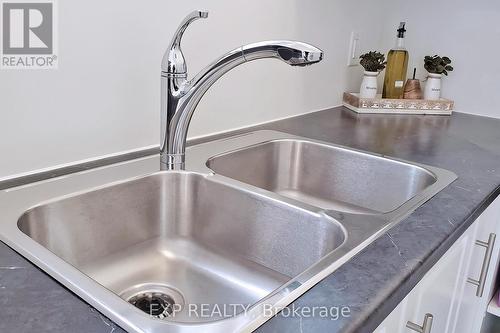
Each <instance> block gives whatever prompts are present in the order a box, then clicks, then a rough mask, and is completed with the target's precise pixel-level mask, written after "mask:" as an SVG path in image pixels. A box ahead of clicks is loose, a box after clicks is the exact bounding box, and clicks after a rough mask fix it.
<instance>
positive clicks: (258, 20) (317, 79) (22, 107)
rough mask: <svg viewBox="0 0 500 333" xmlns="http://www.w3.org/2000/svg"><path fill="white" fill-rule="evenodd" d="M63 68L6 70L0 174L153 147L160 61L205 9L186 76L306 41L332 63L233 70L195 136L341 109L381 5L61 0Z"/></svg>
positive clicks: (361, 0)
mask: <svg viewBox="0 0 500 333" xmlns="http://www.w3.org/2000/svg"><path fill="white" fill-rule="evenodd" d="M58 4H59V5H58V6H59V29H58V31H59V69H58V70H54V71H12V70H11V71H5V70H3V71H0V115H1V118H0V158H1V160H0V178H1V177H6V176H9V175H12V174H17V173H21V172H27V171H30V170H35V169H39V168H43V167H50V166H53V165H56V164H61V163H67V162H71V161H75V160H80V159H85V158H90V157H93V156H99V155H103V154H109V153H114V152H118V151H123V150H128V149H134V148H139V147H144V146H148V145H154V144H158V142H159V64H160V60H161V56H162V53H163V52H164V49H165V48H166V46H167V44H168V42H169V40H170V37H171V35H172V34H173V32H174V31H175V29H176V27H177V25H178V23H179V22H180V20H181V19H182V18H183V16H184V15H185V14H186V13H188V12H189V11H191V10H193V9H208V10H209V11H210V16H209V18H208V19H207V20H203V21H198V22H195V23H194V24H193V25H192V26H191V27H190V28H189V31H187V32H186V34H185V42H184V44H183V46H184V51H185V55H186V57H187V60H188V65H189V68H190V71H191V73H195V72H197V71H198V70H199V69H201V68H202V67H203V66H204V65H206V64H208V63H209V62H210V61H212V60H213V59H214V58H216V57H218V56H220V55H221V54H223V53H224V52H226V51H228V50H229V49H232V48H234V47H237V46H239V45H241V44H244V43H249V42H254V41H258V40H265V39H278V38H283V39H298V40H304V41H308V42H310V43H312V44H315V45H317V46H318V47H321V48H323V49H324V51H325V60H324V61H323V62H322V63H320V64H317V65H314V66H309V67H306V68H292V67H289V66H286V65H284V64H282V63H280V62H278V61H276V60H266V61H258V62H253V63H251V64H246V65H244V66H241V67H240V68H236V69H235V70H234V71H232V72H230V73H228V74H227V75H226V77H224V78H222V79H221V80H220V81H219V82H218V83H217V84H216V85H215V86H214V87H213V88H212V89H211V90H210V91H209V92H208V93H207V95H206V96H205V97H204V98H203V100H202V101H201V103H200V105H199V107H198V110H197V112H196V114H195V116H194V119H193V123H192V126H191V129H190V132H189V136H190V137H193V136H200V135H205V134H209V133H213V132H218V131H223V130H228V129H231V128H236V127H241V126H247V125H251V124H254V123H259V122H263V121H269V120H272V119H277V118H281V117H286V116H291V115H296V114H299V113H304V112H307V111H312V110H315V109H321V108H327V107H331V106H335V105H338V104H340V101H341V93H342V91H344V90H345V89H346V88H347V89H351V90H352V89H357V85H358V84H359V77H360V71H361V70H360V68H359V67H358V68H350V69H348V68H347V67H346V61H347V60H346V57H347V53H348V50H347V48H348V42H349V41H348V39H349V35H350V32H351V30H353V29H354V30H357V31H358V32H359V33H360V35H361V39H362V41H361V43H362V47H363V48H364V49H371V48H376V47H377V45H379V44H380V41H381V37H382V29H383V27H382V26H381V25H380V24H379V18H380V17H382V15H383V13H384V8H382V7H383V6H381V5H380V4H378V3H375V2H373V1H370V0H355V1H343V0H334V1H332V0H321V1H319V0H318V1H308V2H306V1H300V0H273V1H266V0H253V1H243V0H237V1H236V0H213V1H201V0H194V1H175V2H174V1H148V2H144V1H131V0H127V1H123V0H107V1H105V2H103V1H97V0H87V1H83V0H80V1H58Z"/></svg>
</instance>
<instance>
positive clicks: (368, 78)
mask: <svg viewBox="0 0 500 333" xmlns="http://www.w3.org/2000/svg"><path fill="white" fill-rule="evenodd" d="M360 59H361V60H360V61H359V63H360V64H361V66H363V68H364V69H365V72H364V75H363V81H362V82H361V87H360V89H359V95H360V97H361V98H375V96H376V95H377V88H378V87H377V76H378V75H379V73H380V72H381V71H382V70H383V69H384V68H385V65H386V64H387V62H386V61H385V56H384V55H383V54H382V53H380V52H377V51H370V52H368V53H365V54H362V55H361V56H360Z"/></svg>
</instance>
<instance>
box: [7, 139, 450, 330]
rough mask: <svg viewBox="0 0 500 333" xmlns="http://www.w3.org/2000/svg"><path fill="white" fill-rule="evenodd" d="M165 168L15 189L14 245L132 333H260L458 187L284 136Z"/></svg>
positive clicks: (130, 168)
mask: <svg viewBox="0 0 500 333" xmlns="http://www.w3.org/2000/svg"><path fill="white" fill-rule="evenodd" d="M156 163H158V159H157V157H150V158H143V159H141V160H135V161H130V162H125V163H121V164H118V165H113V166H109V167H102V168H98V169H94V170H90V171H86V172H80V173H76V174H73V175H69V176H65V177H59V178H54V179H49V180H46V181H42V182H39V183H33V184H30V185H27V186H22V187H18V188H12V189H9V190H6V191H3V192H1V193H0V208H1V211H2V214H1V216H0V237H1V239H2V240H3V241H5V242H6V243H7V244H9V245H10V246H12V247H13V248H14V249H16V250H17V251H19V252H20V253H21V254H23V255H25V256H26V257H27V258H28V259H30V260H31V261H32V262H34V263H35V264H37V265H38V266H39V267H41V268H42V269H44V270H45V271H46V272H47V273H49V274H50V275H52V276H53V277H54V278H56V279H57V280H58V281H60V282H61V283H62V284H64V285H65V286H67V287H68V288H69V289H71V290H72V291H74V292H75V293H76V294H78V295H79V296H81V297H82V298H84V299H85V300H86V301H88V302H89V303H90V304H92V305H93V306H94V307H96V308H97V309H98V310H100V311H101V312H103V313H104V314H105V315H107V316H109V317H110V318H111V319H112V320H113V321H115V322H117V323H118V324H119V325H121V326H122V327H123V328H124V329H126V330H128V331H130V332H151V333H152V332H233V331H251V330H253V329H255V328H256V327H258V326H259V325H261V324H262V323H263V322H265V321H266V320H268V319H269V318H270V317H271V315H272V314H274V313H276V312H278V311H279V310H280V309H282V308H283V307H284V306H286V305H287V304H289V303H290V302H292V301H293V300H294V299H296V298H297V297H299V296H300V295H301V294H303V293H304V292H305V291H307V290H308V289H309V288H311V287H312V286H314V284H316V283H317V282H319V281H320V280H321V279H322V278H324V277H325V276H327V275H329V274H331V273H332V272H333V271H334V270H335V269H336V268H338V267H339V266H340V265H342V264H343V263H345V262H346V261H347V260H348V259H349V258H351V257H352V256H353V255H354V254H356V253H357V252H359V250H361V249H362V248H364V247H365V246H366V245H368V244H369V243H370V242H371V241H373V240H374V239H375V238H376V237H377V236H379V235H380V234H381V233H383V232H384V230H386V229H388V228H389V227H391V226H392V225H394V224H395V223H397V222H398V221H399V220H401V219H402V218H403V217H404V216H406V215H407V214H409V213H411V212H412V211H413V210H414V209H416V208H417V207H418V206H419V205H421V204H422V203H424V202H425V201H426V200H428V199H429V198H431V197H432V196H433V195H435V194H436V193H438V192H439V191H440V190H441V189H443V188H444V187H445V186H447V185H448V184H449V183H451V182H452V181H453V180H454V179H456V176H455V175H454V174H453V173H451V172H449V171H446V170H443V169H439V168H435V167H430V166H423V165H418V164H416V163H410V162H405V161H400V160H396V159H392V158H387V157H384V156H380V155H375V154H371V153H366V152H362V151H357V150H353V149H349V148H345V147H340V146H336V145H332V144H327V143H323V142H318V141H314V140H310V139H306V138H301V137H296V136H293V135H289V134H286V133H281V132H274V131H258V132H252V133H248V134H244V135H240V136H236V137H231V138H228V139H222V140H218V141H212V142H209V143H205V144H200V145H197V146H193V147H190V148H189V149H188V152H187V161H186V169H187V170H189V171H165V172H149V171H150V170H153V169H154V167H153V165H157V164H156ZM140 174H142V176H138V177H132V176H133V175H140ZM146 312H147V313H146Z"/></svg>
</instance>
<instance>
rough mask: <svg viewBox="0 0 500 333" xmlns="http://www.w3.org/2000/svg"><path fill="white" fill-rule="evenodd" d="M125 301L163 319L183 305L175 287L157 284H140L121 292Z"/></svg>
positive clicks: (182, 299)
mask: <svg viewBox="0 0 500 333" xmlns="http://www.w3.org/2000/svg"><path fill="white" fill-rule="evenodd" d="M121 297H122V298H123V299H125V300H126V301H127V302H129V303H130V304H132V305H133V306H135V307H136V308H138V309H140V310H142V311H143V312H145V313H147V314H148V315H150V316H152V317H155V318H158V319H165V318H168V317H170V316H172V314H173V315H175V313H174V312H178V311H180V310H181V309H182V306H183V305H184V298H183V297H182V295H181V294H180V293H179V292H178V291H177V290H175V289H172V288H170V287H167V286H164V285H158V284H141V285H138V286H134V287H132V288H130V289H127V290H126V291H124V292H123V293H121Z"/></svg>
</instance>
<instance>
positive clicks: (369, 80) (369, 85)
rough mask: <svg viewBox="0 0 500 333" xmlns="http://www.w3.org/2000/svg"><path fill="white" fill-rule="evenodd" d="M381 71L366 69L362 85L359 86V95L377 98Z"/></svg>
mask: <svg viewBox="0 0 500 333" xmlns="http://www.w3.org/2000/svg"><path fill="white" fill-rule="evenodd" d="M378 74H379V72H368V71H365V73H364V75H363V81H361V87H360V88H359V96H360V97H361V98H375V97H376V96H377V88H378V87H377V76H378Z"/></svg>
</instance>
